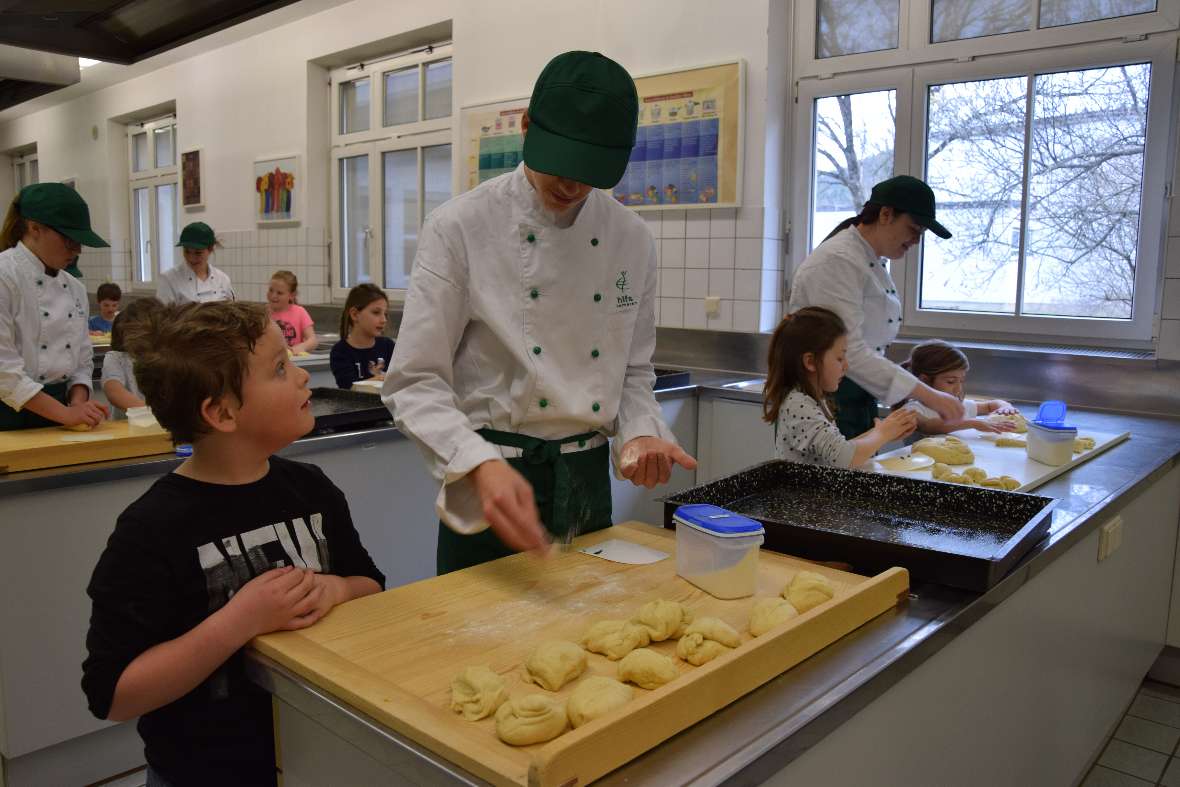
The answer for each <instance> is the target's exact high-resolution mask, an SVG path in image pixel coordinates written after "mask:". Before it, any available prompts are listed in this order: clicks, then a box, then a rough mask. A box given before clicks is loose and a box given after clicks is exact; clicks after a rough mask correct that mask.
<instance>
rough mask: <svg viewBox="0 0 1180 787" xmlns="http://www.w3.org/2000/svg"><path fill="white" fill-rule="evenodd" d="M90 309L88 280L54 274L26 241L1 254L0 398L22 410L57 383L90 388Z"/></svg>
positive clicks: (92, 361)
mask: <svg viewBox="0 0 1180 787" xmlns="http://www.w3.org/2000/svg"><path fill="white" fill-rule="evenodd" d="M89 312H90V303H89V301H88V300H87V298H86V288H85V287H84V286H83V285H82V282H80V281H78V280H77V279H76V278H74V277H73V276H71V275H70V274H68V273H66V272H65V271H59V272H58V273H57V275H56V276H50V275H49V274H48V273H46V272H45V266H44V265H43V264H42V263H41V260H40V259H38V258H37V255H35V254H33V252H31V251H29V249H28V247H27V246H25V245H24V244H23V243H17V245H16V246H14V247H13V248H11V249H8V250H7V251H4V252H0V401H3V402H4V403H5V404H6V405H8V406H9V407H11V408H12V409H13V410H20V409H21V408H22V407H24V406H25V403H26V402H28V401H29V400H30V399H32V398H33V397H34V396H36V395H37V393H38V392H39V391H40V390H41V389H42V388H43V387H45V386H46V385H49V384H51V383H60V382H68V383H69V385H70V387H73V386H74V385H85V386H86V387H87V388H90V387H91V378H92V376H93V374H94V347H93V346H92V345H91V343H90V334H89V331H88V330H87V320H88V319H89V316H90V315H89Z"/></svg>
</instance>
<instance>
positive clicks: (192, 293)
mask: <svg viewBox="0 0 1180 787" xmlns="http://www.w3.org/2000/svg"><path fill="white" fill-rule="evenodd" d="M176 245H177V246H179V247H183V248H184V262H185V264H184V265H177V266H176V267H174V268H172V269H171V270H168V271H164V272H163V273H161V274H160V282H159V283H158V284H157V285H156V297H157V298H159V299H160V300H161V301H163V302H164V303H212V302H213V301H232V300H236V298H235V296H234V287H233V284H231V283H230V280H229V276H227V275H226V273H225V271H222V270H220V269H218V268H214V267H213V264H212V263H211V262H209V258H210V257H211V256H213V248H214V247H215V246H219V245H221V244H219V243H218V242H217V237H216V236H215V235H214V234H213V228H212V227H210V226H209V225H208V224H206V223H205V222H203V221H194V222H193V223H192V224H189V225H188V226H187V227H185V228H184V229H183V230H182V231H181V233H180V242H179V243H177V244H176Z"/></svg>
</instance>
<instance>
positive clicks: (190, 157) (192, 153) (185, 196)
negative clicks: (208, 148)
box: [180, 148, 205, 209]
mask: <svg viewBox="0 0 1180 787" xmlns="http://www.w3.org/2000/svg"><path fill="white" fill-rule="evenodd" d="M203 167H204V164H203V159H202V157H201V149H200V148H193V149H192V150H183V151H181V153H180V206H181V207H182V208H190V209H191V208H203V207H205V186H204V182H205V179H204V177H203V175H204V171H203V169H202V168H203Z"/></svg>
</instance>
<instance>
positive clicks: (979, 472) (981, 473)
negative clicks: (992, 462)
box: [963, 467, 987, 484]
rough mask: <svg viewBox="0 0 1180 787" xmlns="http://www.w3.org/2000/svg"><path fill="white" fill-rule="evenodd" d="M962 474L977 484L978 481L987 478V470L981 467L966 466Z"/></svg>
mask: <svg viewBox="0 0 1180 787" xmlns="http://www.w3.org/2000/svg"><path fill="white" fill-rule="evenodd" d="M963 475H965V476H967V477H968V478H970V479H971V480H972V481H974V482H975V483H977V484H978V483H979V482H980V481H982V480H983V479H985V478H987V471H986V470H984V469H983V468H982V467H968V468H967V469H966V470H964V471H963Z"/></svg>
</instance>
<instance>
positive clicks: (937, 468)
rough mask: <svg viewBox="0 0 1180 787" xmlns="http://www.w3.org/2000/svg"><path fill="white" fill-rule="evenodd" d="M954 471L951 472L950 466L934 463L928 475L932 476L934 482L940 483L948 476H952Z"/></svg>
mask: <svg viewBox="0 0 1180 787" xmlns="http://www.w3.org/2000/svg"><path fill="white" fill-rule="evenodd" d="M954 472H955V471H954V470H951V466H950V465H948V464H944V463H942V462H935V463H934V466H933V467H931V468H930V475H932V476H934V480H935V481H942V480H943V479H945V478H946V477H947V476H948V475H952V474H953V473H954Z"/></svg>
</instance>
